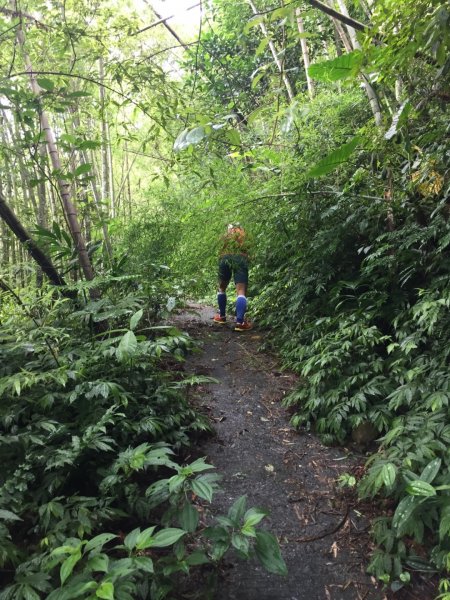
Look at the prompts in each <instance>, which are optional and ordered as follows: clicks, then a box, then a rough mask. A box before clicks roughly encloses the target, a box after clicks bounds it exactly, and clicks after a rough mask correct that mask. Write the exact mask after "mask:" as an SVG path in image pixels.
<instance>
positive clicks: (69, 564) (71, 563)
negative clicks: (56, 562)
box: [59, 550, 81, 585]
mask: <svg viewBox="0 0 450 600" xmlns="http://www.w3.org/2000/svg"><path fill="white" fill-rule="evenodd" d="M80 558H81V550H78V551H77V552H75V554H72V555H71V556H69V557H68V558H66V560H65V561H64V562H63V563H62V565H61V569H60V571H59V576H60V578H61V585H64V582H65V581H66V579H67V578H68V577H70V575H71V574H72V571H73V569H74V567H75V565H76V564H77V562H78V561H79V560H80Z"/></svg>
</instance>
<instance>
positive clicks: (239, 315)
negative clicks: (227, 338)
mask: <svg viewBox="0 0 450 600" xmlns="http://www.w3.org/2000/svg"><path fill="white" fill-rule="evenodd" d="M246 310H247V298H246V297H245V296H238V297H237V300H236V321H237V323H243V322H244V316H245V311H246Z"/></svg>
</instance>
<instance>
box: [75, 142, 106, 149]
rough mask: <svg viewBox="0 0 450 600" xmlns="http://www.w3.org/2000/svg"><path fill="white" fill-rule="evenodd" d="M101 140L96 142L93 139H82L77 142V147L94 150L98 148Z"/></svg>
mask: <svg viewBox="0 0 450 600" xmlns="http://www.w3.org/2000/svg"><path fill="white" fill-rule="evenodd" d="M101 145H102V144H101V142H96V141H95V140H83V141H82V142H80V143H79V144H78V148H79V149H80V150H95V149H96V148H100V146H101Z"/></svg>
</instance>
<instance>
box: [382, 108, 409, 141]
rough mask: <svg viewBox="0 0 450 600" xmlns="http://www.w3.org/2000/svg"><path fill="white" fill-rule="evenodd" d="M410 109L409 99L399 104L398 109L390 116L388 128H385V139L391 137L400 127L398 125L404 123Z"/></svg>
mask: <svg viewBox="0 0 450 600" xmlns="http://www.w3.org/2000/svg"><path fill="white" fill-rule="evenodd" d="M411 109H412V105H411V103H410V102H409V100H405V102H403V104H402V105H401V106H400V108H399V109H398V111H397V112H396V113H395V115H394V116H393V118H392V125H391V126H390V127H389V129H388V130H387V132H386V133H385V135H384V138H385V139H386V140H390V139H392V138H393V137H394V136H395V135H396V133H397V131H398V130H399V129H400V127H401V126H402V125H403V124H404V123H405V121H406V119H407V118H408V115H409V113H410V112H411Z"/></svg>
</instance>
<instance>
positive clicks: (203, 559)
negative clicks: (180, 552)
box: [186, 550, 210, 566]
mask: <svg viewBox="0 0 450 600" xmlns="http://www.w3.org/2000/svg"><path fill="white" fill-rule="evenodd" d="M209 562H210V561H209V558H208V557H207V555H206V554H205V553H204V552H202V551H201V550H197V551H196V552H193V553H192V554H190V555H189V556H188V557H186V563H187V564H188V565H190V566H197V565H206V564H208V563H209Z"/></svg>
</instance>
